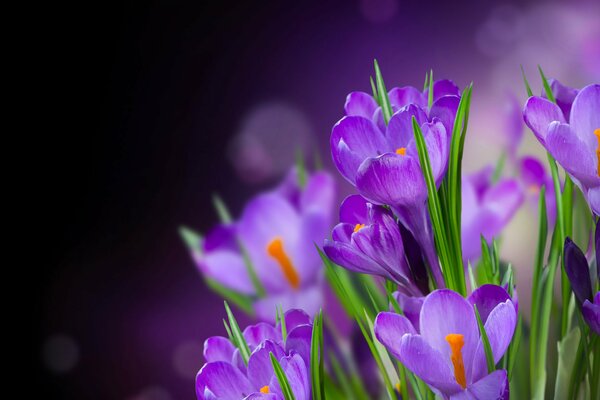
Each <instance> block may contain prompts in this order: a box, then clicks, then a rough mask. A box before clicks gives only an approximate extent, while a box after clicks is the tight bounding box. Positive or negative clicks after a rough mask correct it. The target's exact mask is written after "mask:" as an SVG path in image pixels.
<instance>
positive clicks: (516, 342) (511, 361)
mask: <svg viewBox="0 0 600 400" xmlns="http://www.w3.org/2000/svg"><path fill="white" fill-rule="evenodd" d="M518 318H519V319H518V321H517V327H516V328H515V335H514V336H513V340H512V341H511V342H510V345H509V346H508V363H507V371H508V380H509V382H510V380H511V378H512V374H513V371H514V367H515V362H516V361H517V357H518V353H519V347H520V346H521V335H522V334H523V318H521V315H520V314H519V316H518Z"/></svg>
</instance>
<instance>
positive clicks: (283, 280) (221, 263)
mask: <svg viewBox="0 0 600 400" xmlns="http://www.w3.org/2000/svg"><path fill="white" fill-rule="evenodd" d="M334 198H335V187H334V182H333V179H332V177H331V176H330V175H329V174H327V173H325V172H318V173H315V174H312V175H311V176H309V177H308V178H307V181H306V186H305V187H303V188H301V187H300V186H299V184H298V176H297V172H296V171H295V170H293V171H292V172H291V173H290V175H289V176H288V177H287V178H286V179H285V180H284V182H283V183H282V184H281V185H280V186H279V187H278V188H276V189H275V190H273V191H271V192H267V193H264V194H260V195H258V196H256V197H255V198H254V199H252V200H250V202H248V204H247V205H246V207H245V209H244V211H243V212H242V216H241V218H240V219H239V220H238V221H236V222H234V223H232V224H230V225H219V226H217V227H216V228H215V229H214V230H213V231H212V232H210V233H209V234H208V236H207V237H206V238H205V240H204V241H203V243H202V251H198V252H194V253H193V255H194V259H195V261H196V263H197V265H198V268H199V269H200V271H201V272H202V273H203V274H204V275H206V276H207V277H208V278H211V279H214V280H215V281H217V282H218V283H220V284H221V285H224V286H225V287H227V288H230V289H233V290H235V291H237V292H240V293H244V294H248V295H255V294H256V291H255V288H254V285H253V283H252V280H251V278H250V275H249V273H248V270H247V267H246V264H245V262H244V256H243V254H242V251H241V249H240V244H241V245H242V246H243V250H244V251H245V252H246V253H247V255H248V258H249V260H250V262H251V263H252V266H253V268H254V270H255V272H256V274H257V276H258V279H259V280H260V282H261V284H262V285H263V286H264V288H265V290H266V297H263V298H260V299H258V300H257V301H256V302H255V304H254V307H255V310H256V312H257V315H258V317H259V318H261V319H262V320H266V321H272V320H273V319H274V316H275V307H276V305H281V306H282V307H283V309H284V310H287V309H290V308H298V307H301V308H302V309H304V310H306V311H307V312H308V313H310V314H311V315H314V313H316V312H317V311H318V310H319V308H320V307H321V306H322V304H323V293H322V288H321V282H322V270H321V267H322V262H321V259H320V257H319V255H318V253H317V252H316V250H315V247H314V246H315V245H314V244H315V243H321V242H322V241H323V239H324V238H325V237H327V236H328V235H329V229H330V227H331V222H332V213H333V203H334Z"/></svg>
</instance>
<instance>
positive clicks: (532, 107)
mask: <svg viewBox="0 0 600 400" xmlns="http://www.w3.org/2000/svg"><path fill="white" fill-rule="evenodd" d="M523 117H524V119H525V123H526V124H527V126H528V127H529V128H530V129H531V130H532V131H533V133H534V134H535V136H536V137H537V138H538V140H539V141H540V142H541V143H542V144H544V143H545V142H546V134H547V133H548V126H549V125H550V123H551V122H554V121H558V122H561V123H565V122H566V121H565V117H564V116H563V113H562V111H561V110H560V108H558V106H557V105H556V104H554V103H552V102H551V101H549V100H546V99H544V98H542V97H535V96H534V97H530V98H529V99H528V100H527V103H525V109H524V110H523Z"/></svg>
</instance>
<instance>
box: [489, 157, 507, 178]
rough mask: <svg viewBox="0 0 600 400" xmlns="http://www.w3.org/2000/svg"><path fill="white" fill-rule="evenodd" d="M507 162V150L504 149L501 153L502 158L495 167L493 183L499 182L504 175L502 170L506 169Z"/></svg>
mask: <svg viewBox="0 0 600 400" xmlns="http://www.w3.org/2000/svg"><path fill="white" fill-rule="evenodd" d="M505 163H506V152H505V151H503V152H502V154H500V158H499V159H498V162H497V163H496V168H494V174H493V175H492V183H496V182H498V180H499V179H500V177H501V176H502V171H503V170H504V164H505Z"/></svg>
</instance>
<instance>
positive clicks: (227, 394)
mask: <svg viewBox="0 0 600 400" xmlns="http://www.w3.org/2000/svg"><path fill="white" fill-rule="evenodd" d="M284 318H285V321H286V329H287V332H288V336H287V338H286V340H285V342H284V341H283V339H282V336H281V327H280V325H279V324H277V325H276V326H273V325H270V324H267V323H264V322H261V323H258V324H256V325H252V326H249V327H247V328H246V329H245V330H244V332H243V336H244V338H245V339H246V342H247V343H248V346H249V348H250V352H251V354H250V357H249V359H248V364H247V365H246V364H245V363H244V361H243V360H242V358H241V356H240V353H239V350H238V349H237V348H236V347H235V346H234V345H233V344H232V343H231V342H230V341H229V339H227V338H225V337H222V336H213V337H211V338H208V339H207V340H206V341H205V342H204V358H205V359H206V364H204V366H203V367H202V368H201V369H200V371H199V372H198V375H197V376H196V396H197V398H198V400H234V399H235V400H238V399H270V400H283V399H284V397H283V394H282V392H281V387H280V386H279V382H278V380H277V377H276V375H275V374H274V372H273V366H272V364H271V359H270V354H271V353H272V354H273V355H274V356H275V358H277V360H278V361H279V363H280V364H281V367H282V369H283V371H284V372H285V374H286V377H287V379H288V381H289V383H290V386H291V389H292V391H293V392H294V396H295V398H296V399H298V400H302V399H306V400H308V399H310V398H311V389H310V371H309V366H310V341H311V334H312V323H311V320H310V317H309V316H308V315H307V314H306V313H304V312H303V311H301V310H290V311H288V312H286V313H285V317H284Z"/></svg>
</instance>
